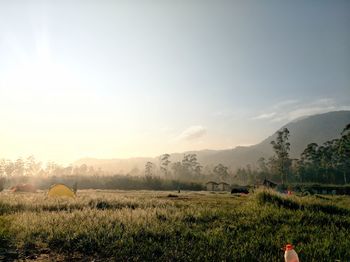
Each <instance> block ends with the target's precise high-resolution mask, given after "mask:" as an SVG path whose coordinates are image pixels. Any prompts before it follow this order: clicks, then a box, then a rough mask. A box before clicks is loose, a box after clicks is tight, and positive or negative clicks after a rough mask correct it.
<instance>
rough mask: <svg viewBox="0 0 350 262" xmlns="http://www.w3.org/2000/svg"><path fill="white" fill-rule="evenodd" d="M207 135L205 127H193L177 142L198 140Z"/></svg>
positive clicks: (183, 133)
mask: <svg viewBox="0 0 350 262" xmlns="http://www.w3.org/2000/svg"><path fill="white" fill-rule="evenodd" d="M206 133H207V129H206V128H205V127H203V126H191V127H189V128H187V129H186V130H184V131H183V132H182V133H181V134H180V135H179V136H178V137H177V140H197V139H199V138H201V137H203V136H204V135H205V134H206Z"/></svg>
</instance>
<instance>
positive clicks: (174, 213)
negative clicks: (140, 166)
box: [0, 190, 350, 261]
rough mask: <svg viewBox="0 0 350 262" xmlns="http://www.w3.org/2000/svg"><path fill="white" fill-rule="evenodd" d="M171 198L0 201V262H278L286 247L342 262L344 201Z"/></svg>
mask: <svg viewBox="0 0 350 262" xmlns="http://www.w3.org/2000/svg"><path fill="white" fill-rule="evenodd" d="M171 195H172V196H171V197H169V196H170V193H169V192H155V191H89V190H86V191H82V192H79V194H78V197H77V198H76V199H49V198H47V197H46V195H45V193H44V192H40V193H36V194H29V193H28V194H12V193H9V192H3V193H1V194H0V244H1V245H0V246H2V249H1V248H0V260H1V258H2V259H5V258H7V259H8V260H11V259H12V260H13V259H24V258H26V259H32V260H35V259H38V260H49V259H52V260H77V261H80V260H84V259H86V258H88V259H95V260H99V261H108V260H110V261H114V260H115V259H117V260H122V261H126V260H128V261H130V260H132V261H144V260H147V261H151V260H152V261H156V260H157V261H175V260H176V261H197V260H205V261H223V260H234V261H281V259H282V257H283V252H282V251H281V249H280V248H281V247H282V246H283V245H284V244H286V243H287V242H292V243H293V244H294V245H296V250H297V251H298V252H299V254H300V258H301V259H302V261H313V260H317V261H332V260H335V259H341V260H350V251H349V249H348V247H349V246H350V238H349V235H350V216H349V210H348V209H347V208H346V206H348V204H349V203H350V198H349V197H339V196H337V197H328V196H327V197H325V199H324V198H316V197H303V198H300V197H297V196H292V197H286V196H282V195H279V194H275V193H273V192H257V193H255V194H254V195H251V196H240V195H230V194H210V193H207V192H182V193H181V194H175V193H171ZM174 195H177V197H174ZM339 210H340V211H339ZM333 211H335V212H333Z"/></svg>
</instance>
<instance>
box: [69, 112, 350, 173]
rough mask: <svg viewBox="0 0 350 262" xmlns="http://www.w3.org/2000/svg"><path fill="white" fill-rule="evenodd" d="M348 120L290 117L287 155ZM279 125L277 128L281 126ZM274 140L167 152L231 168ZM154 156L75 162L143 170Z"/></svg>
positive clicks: (267, 150) (266, 153)
mask: <svg viewBox="0 0 350 262" xmlns="http://www.w3.org/2000/svg"><path fill="white" fill-rule="evenodd" d="M349 123H350V111H336V112H329V113H324V114H318V115H312V116H308V117H303V118H301V119H297V120H294V121H292V122H290V123H288V124H286V125H285V126H283V127H287V128H288V129H289V131H290V143H291V152H290V153H291V157H292V158H298V157H299V156H300V154H301V152H302V151H303V150H304V149H305V147H306V146H307V145H308V144H309V143H312V142H314V143H317V144H322V143H324V142H326V141H327V140H331V139H334V138H337V137H340V133H341V131H342V130H343V128H344V127H345V126H346V125H347V124H349ZM283 127H281V128H283ZM274 139H275V134H273V135H271V136H269V137H268V138H266V139H265V140H264V141H262V142H261V143H259V144H256V145H253V146H249V147H236V148H233V149H228V150H201V151H190V152H184V153H174V154H171V156H170V160H171V161H172V162H175V161H181V159H182V157H183V155H184V154H188V153H193V154H197V158H198V161H199V162H200V164H201V165H202V166H206V165H216V164H218V163H222V164H224V165H226V166H229V167H231V168H237V167H240V166H245V165H247V164H251V165H255V164H256V162H257V160H258V159H259V158H260V157H265V158H269V157H270V156H272V154H273V153H272V147H271V144H270V142H271V141H272V140H274ZM158 159H159V158H158V157H156V158H130V159H109V160H106V159H92V158H89V159H81V160H79V161H77V162H75V163H74V164H75V165H81V164H87V165H89V166H90V165H91V166H94V167H96V168H101V169H103V170H105V171H109V172H124V173H127V172H130V171H131V170H134V171H135V170H137V169H138V170H140V171H141V170H143V168H144V165H145V163H146V162H147V161H152V162H154V163H155V164H157V163H158Z"/></svg>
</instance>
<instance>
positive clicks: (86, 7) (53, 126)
mask: <svg viewBox="0 0 350 262" xmlns="http://www.w3.org/2000/svg"><path fill="white" fill-rule="evenodd" d="M335 110H350V1H347V0H344V1H340V0H334V1H328V0H327V1H324V0H314V1H312V0H306V1H299V0H296V1H295V0H287V1H280V0H265V1H261V0H255V1H253V0H241V1H239V0H236V1H235V0H231V1H225V0H211V1H208V0H200V1H199V0H143V1H141V0H139V1H138V0H133V1H130V0H125V1H124V0H121V1H118V0H113V1H112V0H110V1H107V0H99V1H97V0H96V1H91V0H76V1H66V0H62V1H35V0H33V1H24V0H22V1H16V0H11V1H10V0H4V1H1V2H0V122H1V125H0V126H1V128H0V158H7V159H16V158H18V157H26V156H29V155H34V156H35V157H36V158H37V159H40V160H42V161H49V160H50V161H55V162H58V163H62V164H68V163H70V162H73V161H75V160H77V159H79V158H82V157H95V158H127V157H137V156H152V157H153V156H157V155H160V154H162V153H172V152H183V151H187V150H201V149H227V148H233V147H235V146H238V145H251V144H255V143H258V142H260V141H261V140H263V139H264V138H266V137H267V136H269V135H271V134H272V133H273V132H275V131H276V130H277V129H279V128H280V127H281V126H283V125H284V124H286V123H287V122H289V121H291V120H293V119H296V118H298V117H301V116H304V115H310V114H317V113H322V112H328V111H335Z"/></svg>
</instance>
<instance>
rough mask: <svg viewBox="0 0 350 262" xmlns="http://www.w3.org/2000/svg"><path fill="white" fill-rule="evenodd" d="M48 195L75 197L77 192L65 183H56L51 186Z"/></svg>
mask: <svg viewBox="0 0 350 262" xmlns="http://www.w3.org/2000/svg"><path fill="white" fill-rule="evenodd" d="M47 195H48V196H49V197H56V196H67V197H75V194H74V192H73V191H72V189H70V188H69V187H67V186H66V185H64V184H56V185H53V186H51V187H50V189H49V192H48V193H47Z"/></svg>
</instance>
